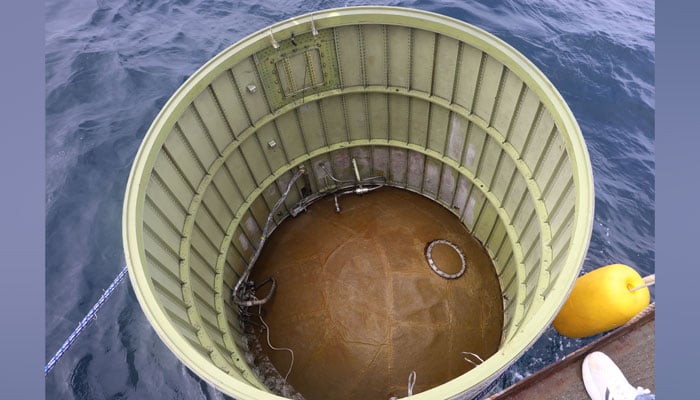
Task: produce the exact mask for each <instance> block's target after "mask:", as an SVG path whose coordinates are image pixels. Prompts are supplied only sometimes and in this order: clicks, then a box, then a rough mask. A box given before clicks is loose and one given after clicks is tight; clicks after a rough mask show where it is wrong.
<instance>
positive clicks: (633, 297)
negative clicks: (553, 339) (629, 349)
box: [552, 264, 650, 338]
mask: <svg viewBox="0 0 700 400" xmlns="http://www.w3.org/2000/svg"><path fill="white" fill-rule="evenodd" d="M647 285H648V284H647V283H646V282H645V281H644V279H643V278H642V277H641V276H640V275H639V274H638V273H637V271H635V270H634V269H633V268H632V267H629V266H627V265H624V264H612V265H608V266H605V267H601V268H598V269H596V270H593V271H591V272H589V273H587V274H585V275H583V276H581V277H579V278H578V279H577V280H576V283H575V284H574V288H573V290H572V291H571V294H570V295H569V298H568V299H567V300H566V303H564V306H563V307H562V308H561V310H560V311H559V314H558V315H557V317H556V318H555V319H554V322H553V323H552V324H553V325H554V328H556V330H557V331H559V333H561V334H562V335H564V336H568V337H571V338H580V337H585V336H591V335H595V334H598V333H601V332H605V331H607V330H610V329H613V328H617V327H619V326H622V325H624V323H625V322H627V321H629V320H630V319H631V318H632V317H634V316H635V315H637V314H638V313H639V312H640V311H642V310H643V309H644V308H645V307H646V306H648V305H649V300H650V295H649V289H647V287H646V286H647Z"/></svg>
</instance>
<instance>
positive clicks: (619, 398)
mask: <svg viewBox="0 0 700 400" xmlns="http://www.w3.org/2000/svg"><path fill="white" fill-rule="evenodd" d="M581 372H582V373H583V384H584V385H585V386H586V391H587V392H588V395H589V396H590V397H591V400H634V399H635V398H636V397H637V396H639V395H642V394H649V393H650V392H649V389H643V388H641V387H637V388H635V387H634V386H632V385H630V383H629V382H628V381H627V378H625V375H624V374H623V373H622V371H620V368H618V367H617V365H615V362H613V360H611V359H610V357H608V356H606V355H605V354H603V353H601V352H599V351H595V352H593V353H591V354H589V355H587V356H586V358H585V359H584V360H583V366H582V367H581Z"/></svg>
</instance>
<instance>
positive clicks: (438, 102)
mask: <svg viewBox="0 0 700 400" xmlns="http://www.w3.org/2000/svg"><path fill="white" fill-rule="evenodd" d="M352 158H355V159H356V160H357V162H358V166H359V168H360V171H361V172H362V174H363V175H364V174H367V175H384V176H386V177H387V180H388V182H389V183H390V184H391V185H393V186H396V187H401V188H405V189H407V190H412V191H415V192H417V193H420V194H422V195H424V196H426V197H429V198H431V199H433V200H435V201H437V202H439V203H441V204H443V205H444V206H445V207H446V208H448V209H449V210H451V211H452V212H453V213H454V214H455V215H457V216H458V217H459V218H460V219H461V220H462V222H463V223H464V224H465V226H466V227H467V228H468V229H469V230H470V231H471V232H472V233H473V234H474V235H475V236H476V237H477V238H478V239H479V240H480V241H481V242H482V243H483V244H484V246H485V247H486V249H487V251H488V252H489V254H490V255H491V257H492V259H493V261H494V265H495V266H496V269H497V273H498V276H499V279H500V282H501V289H502V292H503V294H504V312H505V315H504V317H505V318H504V327H503V335H502V343H501V347H500V349H499V351H498V352H497V353H496V354H495V355H493V356H492V357H490V358H489V359H487V360H486V362H484V363H483V364H482V365H480V366H479V367H478V368H475V369H473V370H471V371H470V372H468V373H466V374H464V375H462V376H460V377H458V378H456V379H454V380H452V381H450V382H447V383H445V384H443V385H441V386H438V387H436V388H433V389H431V390H429V391H427V392H425V393H420V394H417V395H415V396H414V397H416V398H451V397H455V396H458V395H470V394H474V393H476V392H478V391H479V390H481V388H483V387H485V386H486V385H487V384H488V383H490V382H491V381H492V380H493V379H495V378H496V377H497V376H498V374H499V373H500V372H501V371H503V370H504V369H505V368H507V367H508V366H509V365H510V364H512V363H513V362H514V361H515V360H516V359H517V358H518V357H519V356H520V355H521V354H522V353H523V352H524V351H525V350H526V349H527V348H528V347H529V346H530V345H531V344H532V343H533V342H534V341H535V340H536V339H537V338H538V337H539V336H540V335H541V333H542V331H543V330H544V329H545V328H546V327H547V326H548V325H549V323H550V322H551V320H552V319H553V318H554V316H555V314H556V312H557V311H558V309H559V307H560V306H561V304H562V303H563V301H564V300H565V298H566V296H567V295H568V292H569V290H570V288H571V286H572V284H573V282H574V280H575V278H576V277H577V275H578V272H579V269H580V267H581V265H582V262H583V259H584V257H585V253H586V251H587V247H588V241H589V238H590V233H591V226H592V220H593V182H592V173H591V167H590V161H589V158H588V153H587V150H586V146H585V143H584V142H583V138H582V136H581V133H580V130H579V128H578V125H577V124H576V121H575V119H574V117H573V115H572V113H571V111H570V110H569V108H568V107H567V105H566V103H565V102H564V101H563V99H562V98H561V96H560V95H559V94H558V92H557V91H556V89H555V88H554V87H553V86H552V84H551V83H550V82H549V81H548V80H547V79H546V77H544V76H543V74H542V73H541V72H540V71H539V70H538V69H537V68H536V67H534V66H533V65H532V63H530V62H529V61H528V60H526V59H525V58H524V57H523V56H522V55H521V54H519V53H518V52H517V51H515V50H514V49H513V48H511V47H510V46H508V45H507V44H505V43H504V42H502V41H500V40H499V39H497V38H495V37H493V36H492V35H490V34H488V33H486V32H484V31H482V30H480V29H478V28H475V27H473V26H471V25H468V24H465V23H463V22H461V21H457V20H454V19H451V18H447V17H444V16H441V15H437V14H432V13H428V12H424V11H417V10H411V9H404V8H395V7H371V6H367V7H348V8H343V9H334V10H325V11H319V12H315V13H313V14H307V15H303V16H299V17H296V18H292V19H290V20H287V21H284V22H281V23H278V24H276V25H274V26H271V27H269V28H266V29H264V30H262V31H260V32H257V33H254V34H252V35H250V36H248V37H246V38H244V39H243V40H241V41H239V42H238V43H236V44H234V45H233V46H231V47H229V48H228V49H226V50H224V51H223V52H221V53H220V54H219V55H217V56H215V57H214V58H213V59H212V60H210V61H209V62H208V63H206V64H205V65H204V66H202V68H200V69H199V70H198V71H197V72H195V73H194V74H193V75H192V77H191V78H190V79H188V80H187V82H185V83H184V84H183V85H182V87H180V88H179V89H178V90H177V91H176V92H175V94H173V96H172V98H171V99H170V100H169V101H168V102H167V103H166V105H165V106H164V107H163V109H162V111H161V112H160V114H159V115H158V116H157V117H156V119H155V120H154V122H153V124H152V125H151V127H150V129H149V131H148V133H147V134H146V137H145V138H144V141H143V144H142V146H141V148H140V149H139V152H138V154H137V156H136V159H135V161H134V165H133V168H132V172H131V175H130V178H129V182H128V184H127V189H126V199H125V203H124V223H123V226H124V228H123V236H124V246H125V252H126V258H127V264H128V267H129V276H130V278H131V282H132V284H133V287H134V291H135V293H136V295H137V298H138V300H139V302H140V304H141V306H142V308H143V310H144V312H145V314H146V316H147V318H148V320H149V321H150V322H151V324H152V326H153V327H154V329H155V330H156V332H157V333H158V335H159V336H160V337H161V338H162V340H163V341H164V342H165V343H166V344H167V345H168V347H169V348H170V349H171V350H172V351H173V352H174V353H175V354H176V355H177V356H178V357H179V358H180V359H181V360H182V361H183V362H184V363H185V364H186V365H187V366H188V367H189V368H190V369H192V370H193V371H194V372H195V373H197V374H198V375H199V376H201V377H202V378H204V379H205V380H207V381H208V382H210V383H211V384H213V385H214V386H216V387H217V388H219V389H220V390H222V391H223V392H225V393H227V394H229V395H231V396H234V397H236V398H240V399H253V398H255V399H264V398H270V399H271V398H276V397H277V396H275V395H273V394H271V393H270V392H269V390H268V389H267V388H265V386H264V385H263V384H262V383H261V382H260V381H259V380H258V379H257V378H256V377H255V375H254V374H253V372H252V369H251V366H250V365H248V364H247V363H246V361H245V358H244V357H243V353H244V352H245V351H246V343H245V340H244V338H243V336H242V331H241V328H240V325H239V321H238V315H237V309H236V308H235V307H234V306H233V305H232V302H231V290H232V287H233V286H234V285H235V282H236V280H237V279H238V276H239V274H240V273H241V271H243V269H244V268H245V265H246V260H247V259H248V258H249V257H250V256H251V255H252V253H253V247H252V246H253V245H254V243H257V242H258V238H259V235H260V232H261V227H262V225H263V224H264V222H265V219H266V218H267V214H268V213H269V211H270V209H271V206H272V204H274V202H275V201H276V200H277V199H278V198H279V196H280V193H281V188H282V187H284V186H285V184H286V182H287V181H288V179H289V177H290V175H291V173H290V171H291V169H293V168H295V167H296V166H297V165H299V164H304V165H305V166H306V167H307V170H308V171H309V176H310V184H311V189H312V190H313V191H314V192H319V191H321V192H322V191H324V190H327V189H328V188H329V186H328V185H329V182H328V180H327V179H325V178H324V175H325V173H324V172H323V170H322V169H321V168H320V164H325V165H327V166H329V167H330V168H331V169H332V170H333V174H334V175H336V176H340V177H347V178H350V177H351V176H352V169H351V167H350V162H349V161H350V160H351V159H352ZM300 189H301V188H300V187H297V190H296V191H293V192H292V194H291V195H290V197H289V198H288V199H287V201H286V205H285V206H286V208H283V209H284V211H283V212H282V214H281V215H279V216H276V217H277V222H280V221H281V220H282V219H284V218H285V217H287V215H288V213H289V209H290V207H291V206H292V205H293V204H294V203H295V202H297V201H298V200H300V199H301V190H300Z"/></svg>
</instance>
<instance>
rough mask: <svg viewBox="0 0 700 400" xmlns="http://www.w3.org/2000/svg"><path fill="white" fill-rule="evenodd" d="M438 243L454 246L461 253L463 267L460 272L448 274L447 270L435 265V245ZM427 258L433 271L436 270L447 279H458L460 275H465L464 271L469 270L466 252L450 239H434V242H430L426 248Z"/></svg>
mask: <svg viewBox="0 0 700 400" xmlns="http://www.w3.org/2000/svg"><path fill="white" fill-rule="evenodd" d="M436 244H446V245H448V246H450V247H452V249H454V251H456V252H457V254H458V255H459V259H460V260H461V261H462V269H460V270H459V272H457V273H455V274H448V273H447V272H445V271H443V270H441V269H440V268H438V266H437V265H435V261H434V260H433V247H435V245H436ZM425 258H426V259H427V260H428V265H430V268H431V269H432V270H433V271H435V273H436V274H438V275H440V276H441V277H443V278H445V279H457V278H459V277H460V276H462V275H464V271H466V270H467V260H466V258H465V257H464V253H463V252H462V250H461V249H460V248H459V246H457V245H456V244H454V243H452V242H450V241H449V240H445V239H437V240H433V241H432V242H430V244H428V247H426V249H425Z"/></svg>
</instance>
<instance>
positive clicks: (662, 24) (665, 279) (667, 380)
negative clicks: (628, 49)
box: [656, 1, 700, 399]
mask: <svg viewBox="0 0 700 400" xmlns="http://www.w3.org/2000/svg"><path fill="white" fill-rule="evenodd" d="M656 6H657V7H656V157H657V162H656V264H657V265H656V271H657V272H658V275H659V276H658V279H657V281H658V283H657V285H656V298H657V306H658V307H657V311H658V312H657V318H656V389H657V394H659V395H660V396H661V398H662V399H663V398H666V399H698V398H700V395H699V394H698V389H697V382H698V377H699V375H700V341H699V340H698V337H699V335H698V331H699V329H698V328H700V326H698V325H700V307H699V306H700V297H699V296H698V293H700V265H699V264H700V263H698V260H697V258H696V256H694V253H693V252H692V251H691V250H692V249H694V248H697V246H698V244H697V241H696V239H697V236H696V235H697V231H698V226H699V224H700V219H699V218H698V215H699V214H700V212H699V211H698V202H697V199H698V198H700V189H699V186H698V182H699V181H700V178H699V175H700V174H699V172H700V168H698V158H699V155H698V149H699V148H700V137H699V135H698V133H699V130H700V128H698V127H699V126H700V97H699V96H698V90H700V76H699V75H698V73H699V72H700V54H698V51H697V50H698V43H697V38H698V37H700V29H699V25H700V24H698V21H697V16H698V15H699V14H700V4H698V3H694V2H692V3H691V2H687V3H684V6H683V7H677V6H676V5H675V4H670V3H669V2H662V1H659V2H657V4H656Z"/></svg>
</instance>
